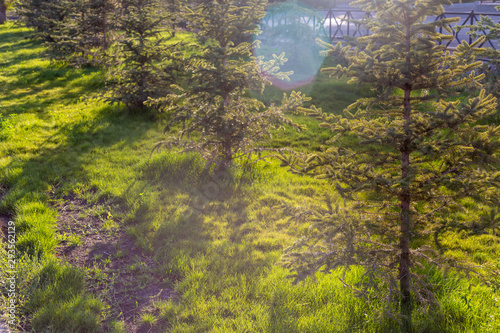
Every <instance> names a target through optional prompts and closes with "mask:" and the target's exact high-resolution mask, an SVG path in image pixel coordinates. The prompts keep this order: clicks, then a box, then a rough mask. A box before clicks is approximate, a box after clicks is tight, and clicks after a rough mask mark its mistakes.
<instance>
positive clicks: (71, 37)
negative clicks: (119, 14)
mask: <svg viewBox="0 0 500 333" xmlns="http://www.w3.org/2000/svg"><path fill="white" fill-rule="evenodd" d="M58 6H59V8H61V9H60V10H61V11H64V12H65V15H64V18H63V19H60V20H55V21H54V22H53V24H52V26H53V29H52V33H51V36H52V38H51V41H50V44H49V46H50V49H51V51H52V53H53V55H54V57H55V58H58V59H62V60H66V61H68V62H70V63H72V64H74V65H84V64H88V63H90V64H93V65H96V64H98V63H101V62H102V61H103V58H104V54H105V52H106V50H107V49H108V47H109V45H110V44H111V40H110V38H111V37H110V35H111V33H112V31H113V30H115V28H114V22H113V21H114V17H115V10H116V6H115V2H114V0H98V1H95V0H75V1H73V0H59V3H58Z"/></svg>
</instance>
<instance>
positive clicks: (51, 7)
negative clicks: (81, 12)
mask: <svg viewBox="0 0 500 333" xmlns="http://www.w3.org/2000/svg"><path fill="white" fill-rule="evenodd" d="M68 1H69V0H19V1H18V2H17V5H16V11H17V14H18V15H19V20H20V21H22V22H23V23H24V24H26V26H27V27H31V28H34V29H35V32H36V35H37V36H38V37H40V38H42V39H43V40H45V41H48V42H53V41H54V39H53V31H54V28H55V27H56V25H57V24H58V23H59V22H61V21H63V20H64V19H66V18H67V16H68V15H69V13H68V8H67V6H66V5H67V4H69V2H68Z"/></svg>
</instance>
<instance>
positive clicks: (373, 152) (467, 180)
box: [283, 0, 500, 333]
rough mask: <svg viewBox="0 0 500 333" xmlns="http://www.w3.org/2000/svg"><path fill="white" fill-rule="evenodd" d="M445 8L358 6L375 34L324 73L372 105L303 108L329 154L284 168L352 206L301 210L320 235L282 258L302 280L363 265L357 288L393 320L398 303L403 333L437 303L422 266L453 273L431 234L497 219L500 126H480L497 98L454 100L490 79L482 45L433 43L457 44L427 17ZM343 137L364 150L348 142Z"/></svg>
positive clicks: (383, 2) (394, 1)
mask: <svg viewBox="0 0 500 333" xmlns="http://www.w3.org/2000/svg"><path fill="white" fill-rule="evenodd" d="M445 4H449V2H448V1H447V0H437V1H436V0H360V1H357V2H355V3H354V5H356V6H360V7H361V8H362V9H364V10H365V11H370V12H376V13H377V14H376V18H374V19H371V20H369V21H368V22H367V24H368V27H369V29H370V31H371V33H372V34H371V35H369V36H366V37H360V38H358V39H357V42H356V44H355V45H347V46H345V47H343V48H342V47H341V46H340V45H337V46H335V47H333V46H329V47H330V52H332V53H341V54H342V55H343V56H344V57H345V59H346V60H347V62H348V65H347V67H341V66H338V67H336V68H330V69H327V70H326V71H327V72H329V73H331V75H332V76H342V75H347V76H349V77H350V78H351V80H350V83H357V84H370V85H372V86H373V87H375V89H376V90H375V92H376V96H375V97H372V98H364V99H359V100H358V101H357V102H356V103H354V104H352V105H350V106H349V107H348V108H347V109H346V110H345V115H343V116H337V115H334V114H329V113H323V112H322V111H321V110H319V109H315V108H311V109H309V110H304V111H305V112H307V113H309V114H310V115H312V116H314V117H317V118H318V119H320V120H321V121H322V122H323V126H325V127H326V128H328V129H330V130H331V131H332V138H331V140H330V141H329V146H328V147H326V148H325V149H324V151H322V152H320V153H315V154H312V155H310V156H308V157H307V158H304V159H302V162H301V159H299V158H297V157H293V158H289V157H286V158H284V159H283V160H284V162H285V163H286V164H288V165H291V166H292V168H293V169H294V170H296V171H300V172H303V173H306V174H310V175H313V176H317V177H322V178H325V179H327V180H328V181H329V182H331V183H332V185H333V186H334V187H335V189H336V191H337V192H338V193H339V194H340V196H341V197H342V198H343V199H344V204H343V207H342V205H339V206H338V207H334V206H333V205H332V204H331V203H329V205H328V207H329V208H328V209H326V210H324V211H314V212H311V211H310V212H308V213H309V214H304V212H303V211H299V212H297V214H298V216H301V217H304V216H308V218H307V220H308V221H309V222H311V223H312V228H311V229H310V232H309V234H308V235H306V236H305V237H304V238H302V239H300V240H299V241H297V242H296V243H295V244H294V245H293V246H291V247H290V248H288V249H287V250H286V251H285V255H284V257H283V263H284V265H285V266H286V267H288V268H290V269H291V270H292V271H293V272H294V276H295V279H296V281H300V280H303V279H305V278H306V277H307V276H313V277H314V274H315V273H316V272H317V271H319V270H322V271H326V272H327V271H330V270H335V269H341V270H342V269H343V270H344V272H345V271H346V270H347V269H348V268H349V267H350V266H361V267H363V268H364V270H365V274H364V276H363V278H362V279H361V280H360V281H359V285H358V286H357V287H358V290H359V291H365V292H368V291H374V290H375V291H376V290H378V291H380V292H382V293H383V294H384V295H385V297H386V298H387V300H388V302H387V304H388V307H387V310H388V311H390V313H394V312H395V311H394V304H397V303H399V310H397V311H396V312H399V314H400V315H401V316H400V320H401V331H402V332H405V333H408V332H412V330H413V329H412V327H413V325H412V320H411V318H412V305H413V304H421V305H422V304H429V303H428V302H431V304H432V303H433V301H434V299H433V297H434V296H433V293H432V290H431V288H428V286H427V285H426V279H425V276H424V275H421V274H418V272H419V267H421V266H422V265H426V263H429V262H430V263H431V264H436V265H440V264H443V265H444V264H446V263H448V264H450V265H451V266H454V265H455V266H456V264H457V263H455V262H453V261H447V260H446V259H445V258H441V256H440V254H439V251H436V249H437V247H433V246H432V240H433V236H434V239H435V240H436V242H437V241H438V240H439V233H440V232H444V231H449V230H452V229H465V230H471V229H475V231H476V232H477V231H480V230H484V229H486V228H488V227H493V226H494V225H495V224H497V225H498V222H499V220H500V219H499V216H498V213H499V211H498V207H499V203H500V191H499V187H500V170H499V166H500V160H499V158H500V155H499V153H500V145H499V137H500V126H497V127H495V126H493V125H484V123H481V122H480V121H481V120H482V119H484V118H486V117H488V116H490V115H491V114H493V113H494V112H495V107H496V100H495V98H494V97H492V96H491V95H486V94H485V92H484V91H480V92H479V93H476V94H474V95H472V96H465V95H464V94H459V93H458V92H459V91H463V89H465V88H471V87H474V88H480V87H481V84H480V80H481V79H482V78H483V75H476V73H475V72H474V69H475V68H477V67H479V66H480V65H481V62H478V61H475V57H474V52H475V45H474V44H473V45H468V44H467V43H465V42H463V43H462V44H461V45H460V46H458V48H457V50H456V51H454V52H453V53H450V52H448V51H446V50H445V49H444V47H443V46H439V45H437V44H438V43H437V41H439V40H440V39H449V38H452V36H451V35H441V34H439V33H437V32H436V31H437V29H436V28H438V27H446V25H447V24H449V23H450V22H451V21H450V19H441V20H437V21H433V20H429V21H425V18H426V17H427V16H434V15H437V14H440V13H441V12H442V11H443V7H442V5H445ZM478 42H481V40H479V41H478ZM346 136H348V137H349V138H351V139H352V138H356V140H357V143H356V144H348V143H346V142H348V140H346V139H345V138H346ZM342 143H344V144H342ZM464 200H469V201H472V202H474V203H475V204H474V205H464ZM348 203H349V204H348ZM471 206H472V207H473V208H470V207H471ZM458 212H460V214H458ZM479 215H483V216H482V217H481V218H478V216H479ZM475 217H476V218H475ZM437 246H439V245H437ZM420 271H421V270H420ZM434 304H435V303H434Z"/></svg>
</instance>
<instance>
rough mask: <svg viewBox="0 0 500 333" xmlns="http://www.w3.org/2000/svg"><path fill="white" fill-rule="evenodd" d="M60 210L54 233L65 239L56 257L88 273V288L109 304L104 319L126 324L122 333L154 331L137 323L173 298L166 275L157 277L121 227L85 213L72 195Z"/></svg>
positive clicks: (146, 256)
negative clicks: (118, 320) (141, 316)
mask: <svg viewBox="0 0 500 333" xmlns="http://www.w3.org/2000/svg"><path fill="white" fill-rule="evenodd" d="M55 208H57V210H58V211H59V222H58V230H59V233H61V234H63V235H64V234H65V235H67V236H68V235H70V236H69V237H66V238H67V240H65V241H63V243H62V245H61V246H60V247H59V248H58V256H59V257H61V258H62V259H63V260H65V261H67V262H69V263H70V264H72V265H75V266H78V267H81V268H84V269H86V270H87V272H88V287H89V289H90V291H92V292H93V293H94V294H95V295H96V296H97V297H99V298H100V299H101V300H103V301H104V302H105V303H107V305H109V306H110V309H109V315H108V317H109V318H112V319H116V318H118V319H120V320H123V321H124V323H125V331H126V332H130V333H132V332H150V333H153V332H155V329H154V327H151V325H149V324H143V325H140V322H139V318H140V315H141V314H144V313H154V311H155V308H154V303H155V302H157V301H167V300H170V299H172V298H175V296H176V295H175V292H174V290H172V289H170V288H168V287H167V284H168V276H166V275H163V276H162V275H161V274H158V269H157V266H156V264H155V261H154V259H153V257H152V256H151V255H149V254H147V253H145V252H144V251H142V250H141V249H140V248H139V247H138V246H136V245H135V243H134V241H133V239H132V238H131V237H130V236H128V235H127V234H126V233H125V232H124V231H123V229H120V228H117V227H116V226H115V227H114V228H113V227H112V226H110V223H109V222H113V218H112V216H111V215H110V214H109V213H108V215H104V214H103V215H104V216H96V215H95V214H89V212H91V211H92V207H90V206H89V205H87V204H86V203H85V202H84V201H82V200H81V199H78V198H75V197H67V198H64V202H63V203H59V204H57V205H56V206H55Z"/></svg>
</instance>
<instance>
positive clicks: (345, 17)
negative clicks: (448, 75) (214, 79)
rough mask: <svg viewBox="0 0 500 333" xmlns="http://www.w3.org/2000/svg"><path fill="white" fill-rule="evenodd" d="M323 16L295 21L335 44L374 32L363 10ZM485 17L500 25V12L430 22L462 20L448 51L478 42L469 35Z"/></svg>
mask: <svg viewBox="0 0 500 333" xmlns="http://www.w3.org/2000/svg"><path fill="white" fill-rule="evenodd" d="M499 1H500V0H499ZM321 14H322V15H316V16H307V15H302V16H299V17H297V16H294V18H293V19H294V20H296V21H297V22H300V23H301V24H306V25H309V26H310V27H312V28H314V31H315V33H316V35H317V36H321V37H323V36H326V38H328V39H329V40H330V41H331V42H334V41H341V40H344V39H345V37H346V36H352V37H360V36H366V35H368V34H369V33H370V32H369V30H368V29H367V28H366V26H365V24H364V22H363V21H364V20H366V19H367V18H372V17H373V16H374V13H369V12H365V11H362V10H359V9H330V10H328V11H323V12H321ZM481 16H489V17H490V18H491V19H492V20H493V21H494V22H497V23H498V22H500V12H499V13H485V12H475V11H474V10H472V11H470V12H458V11H456V12H455V11H453V12H451V11H450V12H445V13H443V14H441V15H439V16H437V17H430V18H428V20H439V19H442V18H452V17H459V18H460V20H459V21H458V22H456V23H455V24H453V25H451V24H450V25H448V26H449V27H450V28H451V30H452V32H453V39H451V40H449V41H445V42H440V43H442V44H445V45H446V47H447V48H454V47H456V46H457V45H458V44H460V43H461V42H462V41H463V40H466V41H468V43H469V44H470V43H472V42H473V41H474V37H473V36H472V35H471V34H470V33H469V32H470V30H471V28H470V26H472V25H474V24H475V23H476V22H478V21H479V20H480V19H481ZM290 23H291V19H290V18H288V17H287V16H286V15H284V14H282V15H276V16H274V15H270V16H268V17H266V18H265V19H264V20H263V21H262V24H261V28H262V29H263V30H266V29H268V28H272V27H276V26H279V25H281V24H290ZM439 32H440V33H444V32H445V31H444V28H440V29H439ZM482 34H484V35H486V33H484V32H482ZM481 46H484V47H490V48H493V49H495V50H500V47H499V45H498V40H489V39H487V40H486V41H485V42H484V43H483V44H482V45H481Z"/></svg>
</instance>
